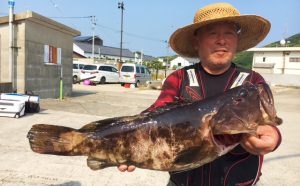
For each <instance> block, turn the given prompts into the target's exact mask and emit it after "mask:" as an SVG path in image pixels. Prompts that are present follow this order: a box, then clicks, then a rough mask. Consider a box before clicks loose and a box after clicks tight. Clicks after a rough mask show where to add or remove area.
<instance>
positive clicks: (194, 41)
mask: <svg viewBox="0 0 300 186" xmlns="http://www.w3.org/2000/svg"><path fill="white" fill-rule="evenodd" d="M192 46H193V48H194V50H196V51H197V50H198V48H199V47H198V37H197V36H193V40H192Z"/></svg>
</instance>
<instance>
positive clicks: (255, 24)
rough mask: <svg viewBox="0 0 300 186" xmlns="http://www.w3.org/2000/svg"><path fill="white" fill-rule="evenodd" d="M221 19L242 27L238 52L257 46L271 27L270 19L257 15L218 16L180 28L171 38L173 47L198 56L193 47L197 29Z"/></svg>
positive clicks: (181, 52)
mask: <svg viewBox="0 0 300 186" xmlns="http://www.w3.org/2000/svg"><path fill="white" fill-rule="evenodd" d="M221 21H228V22H233V23H236V24H238V25H239V26H240V28H241V31H240V33H239V40H238V45H237V51H236V52H241V51H244V50H247V49H249V48H252V47H254V46H256V45H257V44H258V43H259V42H261V41H262V40H263V39H264V38H265V37H266V36H267V34H268V33H269V31H270V28H271V24H270V22H269V21H268V20H266V19H264V18H263V17H260V16H257V15H240V16H232V17H224V18H218V19H213V20H208V21H204V22H200V23H194V24H190V25H188V26H185V27H182V28H179V29H178V30H176V31H175V32H174V33H173V34H172V35H171V37H170V39H169V43H170V46H171V48H172V49H173V50H174V51H175V52H176V53H178V54H179V55H181V56H185V57H192V58H195V57H198V54H197V51H196V50H195V49H194V47H193V37H194V33H195V31H196V30H197V29H199V28H201V27H203V26H205V25H208V24H211V23H217V22H221Z"/></svg>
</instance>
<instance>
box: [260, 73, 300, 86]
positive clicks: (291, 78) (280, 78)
mask: <svg viewBox="0 0 300 186" xmlns="http://www.w3.org/2000/svg"><path fill="white" fill-rule="evenodd" d="M260 74H261V75H262V76H263V77H264V79H265V80H266V82H267V83H268V84H270V85H281V86H295V87H300V81H299V79H300V75H293V74H268V73H260Z"/></svg>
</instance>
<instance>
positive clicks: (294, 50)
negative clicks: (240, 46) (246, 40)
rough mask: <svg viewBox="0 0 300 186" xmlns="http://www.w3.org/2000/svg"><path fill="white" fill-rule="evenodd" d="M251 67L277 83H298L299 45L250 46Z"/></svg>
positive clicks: (299, 83) (299, 66)
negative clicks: (251, 54) (251, 55)
mask: <svg viewBox="0 0 300 186" xmlns="http://www.w3.org/2000/svg"><path fill="white" fill-rule="evenodd" d="M248 51H252V52H254V54H253V62H252V68H253V70H255V71H257V72H259V73H261V74H262V75H263V76H264V77H265V79H266V80H267V81H269V82H270V83H272V84H278V85H293V86H298V85H300V82H299V78H300V76H299V75H300V47H272V48H271V47H269V48H251V49H249V50H248Z"/></svg>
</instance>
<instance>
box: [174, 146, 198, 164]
mask: <svg viewBox="0 0 300 186" xmlns="http://www.w3.org/2000/svg"><path fill="white" fill-rule="evenodd" d="M198 152H199V147H192V148H190V149H187V150H184V151H182V152H181V153H180V154H178V156H177V158H176V159H175V161H174V164H176V165H185V164H189V163H191V162H194V160H195V159H198V157H197V154H199V153H198Z"/></svg>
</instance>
